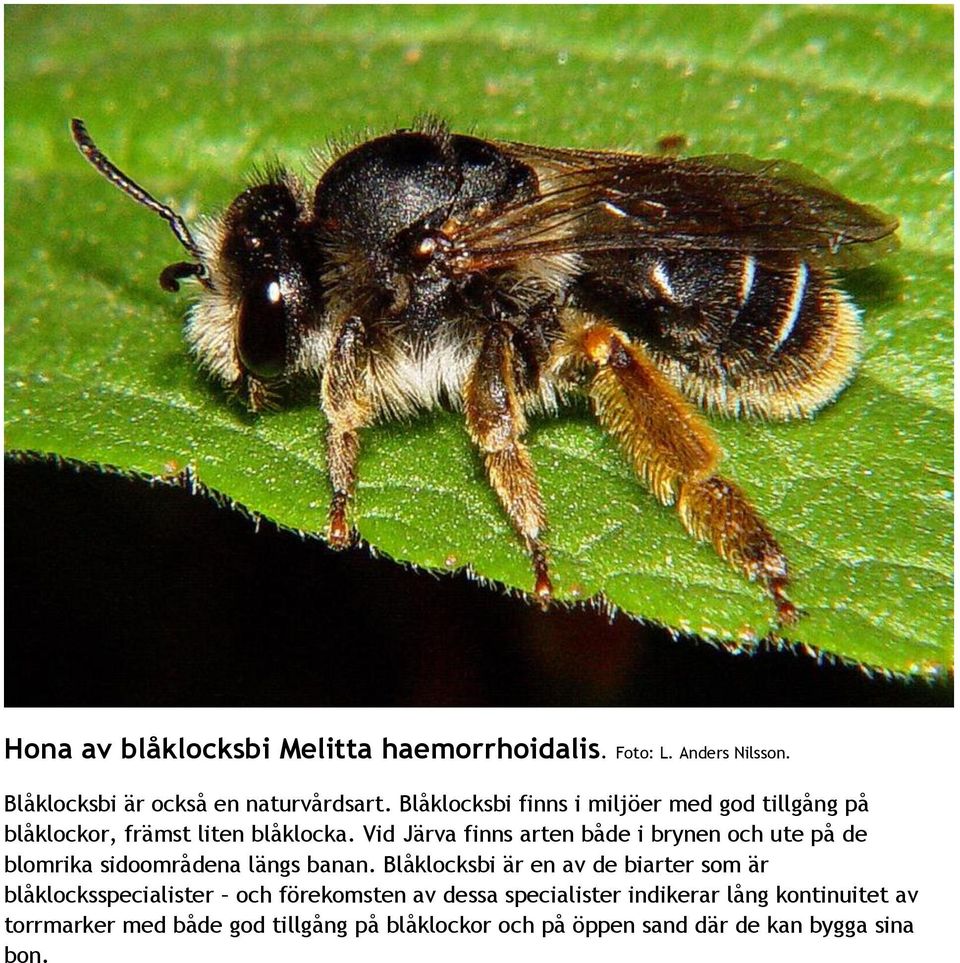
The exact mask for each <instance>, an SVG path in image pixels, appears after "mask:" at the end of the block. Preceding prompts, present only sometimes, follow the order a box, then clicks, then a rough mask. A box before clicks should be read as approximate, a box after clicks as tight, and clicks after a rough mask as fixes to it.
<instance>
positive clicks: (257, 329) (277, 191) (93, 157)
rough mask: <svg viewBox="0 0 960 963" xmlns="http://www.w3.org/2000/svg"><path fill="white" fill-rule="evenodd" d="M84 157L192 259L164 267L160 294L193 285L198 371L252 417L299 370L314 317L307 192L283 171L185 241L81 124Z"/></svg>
mask: <svg viewBox="0 0 960 963" xmlns="http://www.w3.org/2000/svg"><path fill="white" fill-rule="evenodd" d="M71 130H72V133H73V139H74V142H75V143H76V145H77V147H78V148H79V149H80V151H81V153H82V154H83V155H84V156H85V157H86V158H87V160H88V161H90V163H91V164H92V165H93V166H94V167H95V168H96V169H97V170H98V171H99V172H100V173H101V174H103V176H104V177H106V178H107V179H108V180H109V181H110V182H111V183H112V184H114V185H115V186H116V187H118V188H120V190H122V191H123V192H124V193H126V194H128V195H129V196H130V197H132V198H133V199H134V200H135V201H137V203H139V204H142V205H143V206H144V207H147V208H149V209H150V210H152V211H154V212H155V213H156V214H158V215H159V216H160V217H162V218H163V219H164V220H165V221H166V222H167V223H168V224H169V225H170V228H171V230H172V231H173V233H174V235H175V236H176V238H177V240H178V241H179V242H180V243H181V244H182V245H183V247H184V248H185V249H186V250H187V252H188V253H189V254H190V255H191V257H192V259H193V260H190V261H178V262H176V263H174V264H171V265H169V266H168V267H166V268H164V269H163V271H162V272H161V274H160V286H161V287H162V288H163V289H164V290H165V291H176V290H178V288H179V282H180V281H181V280H184V279H188V278H192V279H195V280H196V281H198V282H199V283H200V285H201V292H200V297H199V299H198V301H197V303H196V304H195V305H194V307H193V309H192V311H191V313H190V317H189V319H188V322H187V328H186V336H187V340H188V342H189V343H190V346H191V348H192V349H193V351H194V353H195V354H196V356H197V358H198V360H199V361H200V363H201V364H202V365H203V366H204V367H205V368H206V369H207V370H208V371H210V373H211V374H213V375H214V376H215V377H216V378H218V379H219V380H220V381H222V382H223V383H224V384H226V385H227V386H229V387H231V388H234V389H236V390H238V391H239V392H240V393H241V394H242V395H244V396H245V397H246V398H247V400H248V402H249V404H250V406H251V407H253V408H258V407H260V406H261V405H262V403H264V401H265V400H266V398H267V396H268V395H269V385H270V384H272V383H274V382H277V381H280V380H283V379H284V378H285V377H286V376H287V375H289V374H290V373H292V372H293V371H294V370H295V369H296V368H297V367H298V366H299V365H300V364H301V358H300V354H301V353H302V348H303V343H304V336H305V334H306V332H307V329H308V328H309V327H311V324H312V318H313V313H314V311H313V305H314V301H313V290H312V287H311V282H310V277H311V276H316V272H315V270H312V267H313V265H312V261H313V255H312V245H311V243H310V241H309V233H308V231H307V230H306V221H307V218H308V217H309V214H308V207H307V204H306V202H305V200H304V197H303V189H302V188H301V186H300V184H299V182H298V181H297V180H296V178H294V177H292V176H291V175H289V174H285V173H283V172H279V173H277V174H275V175H273V176H272V177H271V178H270V180H269V182H268V183H265V184H259V185H256V186H254V187H250V188H248V189H247V190H245V191H244V192H243V193H242V194H240V195H239V196H238V197H237V198H236V199H235V200H234V201H233V203H232V204H231V205H230V206H229V207H228V208H227V210H226V212H225V214H224V215H223V216H222V217H220V218H217V219H212V220H209V221H207V222H205V223H204V224H203V225H202V226H201V227H200V228H199V229H198V231H197V236H196V237H194V235H193V234H192V233H191V232H190V229H189V228H188V227H187V225H186V223H185V222H184V220H183V218H182V217H181V216H180V215H179V214H177V213H176V212H175V211H174V210H173V209H172V208H170V207H167V206H166V205H165V204H161V203H160V202H159V201H157V200H156V199H155V198H153V197H152V196H151V195H150V194H149V193H148V192H147V191H145V190H144V189H143V188H142V187H140V186H139V185H138V184H136V183H135V182H134V181H133V180H131V179H130V178H129V177H127V175H126V174H124V173H123V172H122V171H121V170H120V169H119V168H117V167H116V166H114V165H113V164H112V163H111V162H110V161H109V160H108V159H107V158H106V157H105V156H104V154H103V153H102V152H101V151H100V150H99V148H98V147H97V146H96V145H95V144H94V142H93V140H92V139H91V138H90V136H89V134H88V133H87V131H86V128H85V126H84V124H83V122H82V121H80V120H73V121H72V122H71Z"/></svg>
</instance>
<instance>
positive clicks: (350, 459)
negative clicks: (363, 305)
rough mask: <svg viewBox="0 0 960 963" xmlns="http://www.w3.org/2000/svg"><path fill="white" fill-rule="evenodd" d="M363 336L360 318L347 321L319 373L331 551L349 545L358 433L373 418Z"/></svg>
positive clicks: (358, 448)
mask: <svg viewBox="0 0 960 963" xmlns="http://www.w3.org/2000/svg"><path fill="white" fill-rule="evenodd" d="M366 362H367V343H366V332H365V330H364V327H363V323H362V322H361V320H360V319H359V318H356V317H349V318H346V319H345V320H344V321H343V322H342V323H341V324H340V327H339V330H338V331H337V335H336V338H335V339H334V343H333V349H332V350H331V352H330V357H329V359H328V361H327V365H326V367H325V368H324V371H323V381H322V383H321V386H320V397H321V402H322V405H323V411H324V414H325V415H326V416H327V421H328V423H329V425H328V428H327V466H328V470H329V472H330V482H331V484H332V485H333V499H332V501H331V502H330V516H329V521H328V524H327V541H328V542H329V544H330V545H331V547H333V548H344V547H345V546H347V545H348V544H349V543H350V525H349V524H348V522H347V506H348V503H349V501H350V499H351V498H352V497H353V491H354V488H355V487H356V482H357V456H358V455H359V453H360V438H359V435H358V434H357V432H358V430H359V429H360V428H363V427H365V426H366V425H369V424H370V422H371V421H372V417H373V406H372V405H371V403H370V401H369V398H368V396H367V392H366V389H365V377H364V370H365V368H366Z"/></svg>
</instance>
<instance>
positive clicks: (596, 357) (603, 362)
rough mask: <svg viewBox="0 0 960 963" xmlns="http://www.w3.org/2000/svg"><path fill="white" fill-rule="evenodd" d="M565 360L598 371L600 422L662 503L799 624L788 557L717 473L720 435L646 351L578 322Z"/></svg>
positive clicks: (588, 321)
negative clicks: (672, 508) (788, 591)
mask: <svg viewBox="0 0 960 963" xmlns="http://www.w3.org/2000/svg"><path fill="white" fill-rule="evenodd" d="M560 359H561V362H568V363H570V364H572V365H573V366H575V367H576V366H582V365H583V364H584V363H586V364H587V365H588V367H589V368H592V376H591V377H590V379H589V382H588V388H587V390H588V393H589V396H590V398H591V400H592V402H593V407H594V411H595V413H596V416H597V419H598V420H599V421H600V423H601V424H602V425H603V427H604V428H605V429H606V430H607V431H608V432H610V434H612V435H613V436H614V437H615V438H616V439H617V441H619V442H620V444H621V446H622V447H623V449H624V450H625V452H626V453H627V455H628V456H629V458H630V460H631V462H632V463H633V467H634V469H635V470H636V472H637V475H638V476H639V477H640V478H641V479H642V480H643V481H644V482H645V483H646V484H647V485H648V486H649V488H650V489H651V491H652V492H653V493H654V494H655V495H656V496H657V498H658V499H659V500H660V501H661V502H662V503H663V504H665V505H671V504H675V505H676V506H677V512H678V514H679V515H680V520H681V522H682V523H683V525H684V527H685V528H686V529H687V531H688V532H690V534H691V535H693V536H694V537H696V538H698V539H700V540H701V541H707V542H710V543H711V544H712V545H713V547H714V548H715V549H716V551H717V553H718V554H719V555H720V556H721V557H722V558H724V559H726V560H727V561H728V562H729V563H730V564H731V565H734V566H736V567H737V568H739V569H741V570H742V571H743V573H744V574H745V575H746V576H747V577H748V578H750V579H756V580H758V581H759V582H761V583H762V584H763V585H764V587H765V588H766V590H767V591H768V592H769V593H770V595H771V597H772V598H773V600H774V603H775V605H776V608H777V618H778V620H779V622H780V623H781V624H788V623H792V622H794V621H796V619H797V616H798V612H797V609H796V607H795V606H794V605H793V603H792V602H791V601H790V600H789V599H788V598H787V596H786V587H787V584H788V581H789V577H788V572H787V559H786V556H785V555H784V553H783V550H782V549H781V548H780V546H779V545H778V544H777V541H776V539H775V538H774V537H773V535H772V534H771V532H770V530H769V528H767V526H766V524H765V523H764V521H763V519H762V518H761V517H760V515H759V514H758V513H757V511H756V509H755V508H754V507H753V506H752V505H751V504H750V502H749V501H748V500H747V497H746V496H745V495H744V494H743V492H742V491H741V490H740V489H739V488H738V487H737V486H736V485H734V484H733V483H732V482H729V481H727V480H726V479H725V478H723V477H721V476H719V475H717V474H716V469H717V466H718V464H719V462H720V458H721V452H720V447H719V445H718V444H717V442H716V440H715V439H714V437H713V433H712V432H711V431H710V429H709V428H708V427H707V425H706V424H704V422H703V421H702V420H701V419H700V418H698V417H697V416H696V414H695V413H694V411H693V409H692V408H691V407H690V405H689V404H688V403H687V402H686V401H685V400H684V399H683V398H682V397H681V396H680V394H679V392H678V391H677V390H676V388H674V387H673V385H671V384H670V383H669V382H668V381H667V379H666V378H665V377H664V376H663V375H662V374H661V373H660V371H658V370H657V368H656V367H655V366H654V364H653V363H652V362H651V361H650V360H649V359H648V358H647V357H646V355H645V354H644V353H643V351H642V350H641V349H640V348H638V347H637V346H636V345H633V344H631V343H630V341H629V339H628V338H627V336H626V335H625V334H623V333H622V332H620V331H618V330H617V329H616V328H614V327H611V326H610V325H606V324H603V323H598V322H596V321H595V320H594V319H592V318H590V317H589V316H586V315H583V316H580V315H573V316H572V318H571V323H569V324H568V325H567V326H566V342H565V345H564V346H563V348H562V349H561V352H560Z"/></svg>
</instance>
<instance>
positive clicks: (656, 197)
mask: <svg viewBox="0 0 960 963" xmlns="http://www.w3.org/2000/svg"><path fill="white" fill-rule="evenodd" d="M498 146H499V147H500V148H501V149H502V150H504V151H505V152H506V153H508V154H509V155H511V156H512V157H515V158H516V159H517V160H520V161H522V162H523V163H525V164H528V165H529V166H531V167H532V168H533V169H534V170H535V171H536V173H537V176H538V179H539V185H540V190H539V193H538V195H537V196H536V197H533V198H530V199H528V200H525V201H521V202H518V203H516V204H514V205H510V206H508V207H507V208H505V209H501V210H499V211H496V212H493V213H492V214H491V215H489V216H487V217H478V218H475V219H470V220H469V221H468V222H465V223H464V224H462V225H459V226H458V228H457V229H456V231H455V234H454V237H455V240H456V243H457V246H458V248H459V250H460V252H461V254H462V258H461V260H462V263H463V264H464V265H465V267H466V269H467V270H476V269H481V268H484V267H493V266H497V265H504V266H505V265H507V264H509V263H511V262H515V261H517V260H519V259H522V258H530V257H534V258H535V257H538V256H546V255H551V254H586V253H588V252H591V251H630V250H643V249H656V250H658V251H663V252H682V251H700V252H707V251H713V252H718V253H721V252H740V253H744V254H751V255H754V256H755V257H758V258H761V259H762V258H764V257H767V258H770V259H772V260H776V259H777V258H778V256H786V257H788V258H790V259H795V258H799V259H801V260H804V261H808V262H810V263H812V264H815V265H824V266H836V267H849V266H856V265H862V264H867V263H870V262H871V261H873V260H876V259H877V258H878V257H880V256H881V255H882V254H884V253H887V252H889V251H890V250H892V249H894V248H895V247H896V246H897V241H896V238H895V237H894V232H895V231H896V229H897V220H896V219H895V218H891V217H888V216H887V215H885V214H883V213H882V212H880V211H878V210H877V209H876V208H872V207H867V206H864V205H861V204H855V203H854V202H853V201H850V200H847V199H846V198H844V197H842V196H841V195H840V194H838V193H836V191H834V190H833V189H832V188H831V187H830V185H829V184H828V183H827V182H826V181H824V180H822V179H821V178H819V177H817V176H816V175H814V174H812V173H811V172H809V171H807V170H806V169H804V168H803V167H800V166H799V165H796V164H791V163H787V162H784V161H758V160H756V159H754V158H751V157H744V156H740V155H717V156H709V157H695V158H687V159H679V158H673V157H646V156H643V155H639V154H620V153H611V152H602V151H596V152H595V151H568V150H551V149H549V148H542V147H533V146H528V145H526V144H500V145H498Z"/></svg>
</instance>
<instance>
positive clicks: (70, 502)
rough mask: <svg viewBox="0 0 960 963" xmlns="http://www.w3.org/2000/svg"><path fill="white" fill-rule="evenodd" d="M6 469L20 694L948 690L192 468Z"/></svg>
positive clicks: (363, 696) (852, 701) (782, 699)
mask: <svg viewBox="0 0 960 963" xmlns="http://www.w3.org/2000/svg"><path fill="white" fill-rule="evenodd" d="M5 474H6V532H5V536H6V562H7V566H6V629H7V634H6V692H5V702H6V705H8V706H320V705H338V706H397V705H412V706H430V705H470V706H573V705H577V706H582V705H614V706H626V705H637V706H715V705H716V706H740V705H749V706H793V705H801V706H827V705H841V706H844V705H872V706H889V705H901V706H906V705H913V706H930V705H934V706H937V705H939V706H947V705H951V704H952V698H953V695H952V687H951V686H950V685H949V684H948V683H944V684H940V685H931V684H928V683H926V682H918V681H912V682H904V681H902V680H894V679H888V678H885V677H884V676H883V675H876V674H875V675H873V676H870V675H868V674H865V673H864V672H863V671H861V670H860V669H857V668H855V667H848V666H842V665H835V664H829V663H826V662H822V661H821V662H818V661H817V659H816V658H814V657H812V656H811V655H810V654H807V653H802V652H793V651H790V650H780V651H772V650H769V649H766V648H763V649H761V650H760V651H759V652H758V653H757V654H755V655H731V654H729V653H727V652H725V651H723V650H721V649H718V648H714V647H712V646H709V645H706V644H704V643H702V642H698V641H697V640H695V639H689V638H679V639H675V638H672V637H671V636H670V635H669V634H668V633H667V632H665V631H663V630H662V629H658V628H655V627H650V626H645V625H642V624H639V623H637V622H635V621H631V620H629V619H627V618H624V617H622V616H620V617H617V618H616V619H614V620H613V621H612V622H611V621H609V620H608V619H607V617H606V616H604V615H602V614H600V613H598V612H596V611H592V610H587V609H578V610H570V611H562V610H558V611H554V612H551V613H549V614H546V615H545V614H543V613H541V612H540V611H539V610H538V609H536V608H532V607H531V606H529V605H528V604H527V603H525V602H523V601H522V600H520V599H517V598H511V597H508V596H506V595H505V594H503V593H502V592H498V591H495V590H492V589H489V588H484V587H483V586H480V585H478V584H475V583H472V582H470V581H468V580H467V579H466V578H465V577H463V576H446V575H444V576H436V575H433V574H430V573H424V572H415V571H412V570H409V569H407V568H403V567H401V566H399V565H396V564H394V563H392V562H389V561H387V560H383V559H375V558H372V557H371V556H370V555H369V553H368V552H366V551H365V550H359V549H358V550H354V551H350V552H346V553H334V552H332V551H330V550H329V549H327V548H326V547H325V546H324V545H323V544H322V543H321V542H319V541H317V540H313V539H309V540H304V539H301V538H300V537H298V536H297V535H295V534H291V533H289V532H282V531H278V530H277V529H276V528H275V527H273V526H272V525H269V524H267V523H264V522H261V523H260V524H259V526H256V525H255V524H254V522H253V520H251V519H250V518H248V517H247V516H245V515H244V514H242V513H240V512H238V511H233V510H229V509H226V508H223V507H221V506H219V505H218V504H217V503H216V502H215V501H214V500H213V499H212V498H211V497H209V496H204V495H202V494H191V493H190V492H189V491H187V490H185V489H184V488H178V487H174V486H171V485H150V484H148V483H147V482H145V481H140V480H131V479H129V478H126V477H122V476H119V475H115V474H107V473H102V472H99V471H97V470H95V469H91V468H82V469H80V468H77V467H76V466H73V465H67V464H62V463H56V462H51V461H39V460H27V461H23V460H13V459H8V460H7V462H6V469H5Z"/></svg>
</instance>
